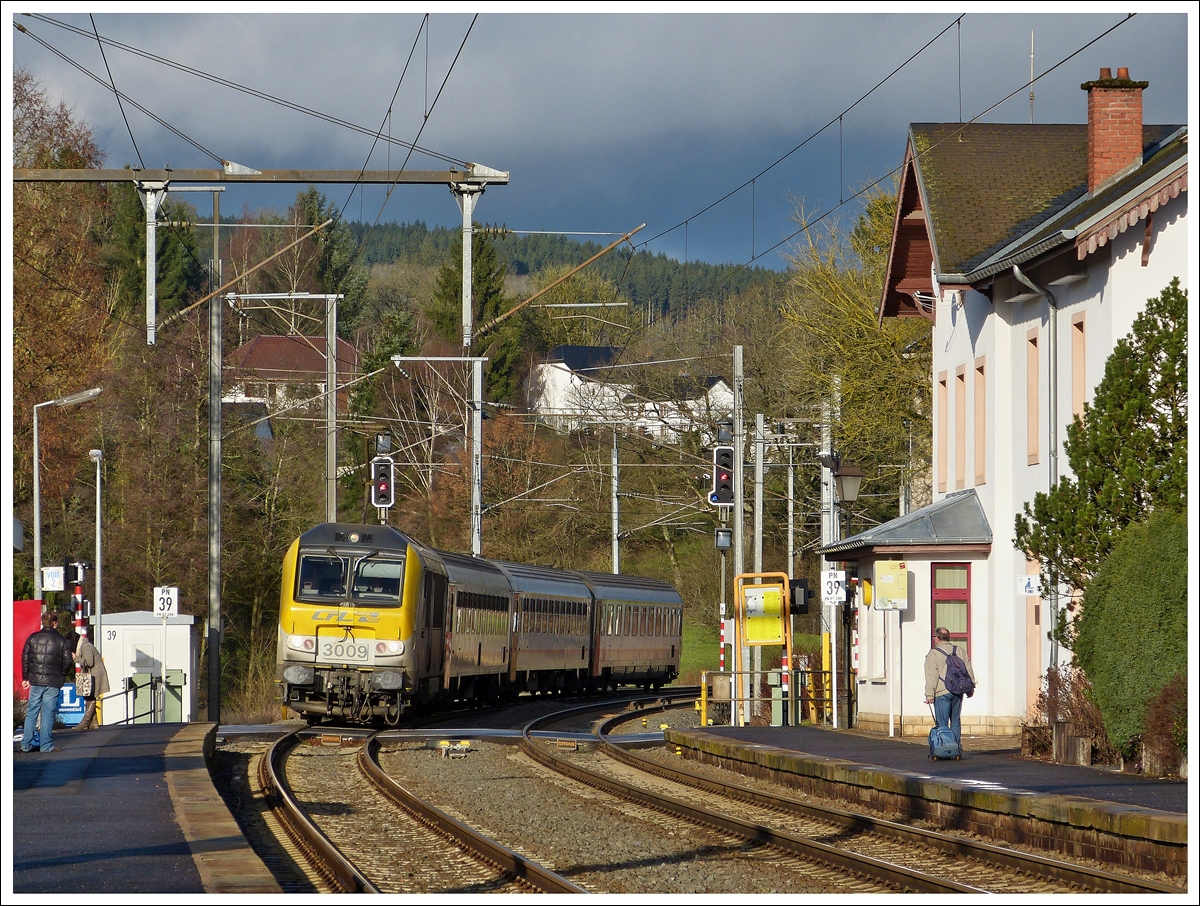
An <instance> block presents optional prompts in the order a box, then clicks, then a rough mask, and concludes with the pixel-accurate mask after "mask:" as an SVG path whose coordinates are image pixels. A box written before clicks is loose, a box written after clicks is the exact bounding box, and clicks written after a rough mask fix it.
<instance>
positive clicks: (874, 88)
mask: <svg viewBox="0 0 1200 906" xmlns="http://www.w3.org/2000/svg"><path fill="white" fill-rule="evenodd" d="M963 15H966V14H965V13H964V14H963ZM963 15H960V16H958V18H956V19H955V20H954V21H953V22H951V23H950V24H949V25H947V26H946V27H945V28H943V29H942V30H941V31H939V32H938V33H937V34H936V35H934V36H933V37H932V38H930V39H929V40H928V41H926V42H925V43H924V44H923V45H922V46H921V48H920V49H919V50H917V51H916V52H915V53H913V54H912V55H911V56H910V57H908V59H906V60H905V61H904V62H903V63H901V64H900V65H899V66H897V67H896V68H895V69H893V70H892V71H891V72H889V73H888V74H887V75H886V76H884V77H883V78H882V79H880V80H879V81H878V82H876V83H875V85H874V86H872V87H871V88H870V89H869V90H868V91H866V92H865V93H864V94H863V95H861V96H860V97H859V98H858V99H857V100H856V101H854V103H852V104H850V106H848V107H846V108H845V109H844V110H842V111H841V112H840V113H839V114H838V115H837V116H835V117H833V118H832V119H830V120H829V122H827V123H825V125H823V126H822V127H821V128H820V129H817V130H816V131H815V132H813V133H812V134H811V135H809V136H808V137H807V138H805V139H804V140H803V141H802V142H800V144H798V145H796V146H795V147H794V148H792V149H791V150H790V151H788V152H787V153H786V154H784V155H782V156H781V157H779V158H778V159H777V160H775V161H774V162H773V163H771V164H768V165H767V166H766V167H764V168H763V169H762V170H760V171H759V172H758V173H756V174H755V175H754V176H752V177H750V178H749V179H747V180H746V181H745V182H743V183H742V184H741V185H739V186H738V187H737V188H734V189H731V190H730V191H728V192H726V193H725V194H724V195H722V196H721V197H720V198H718V199H717V200H716V201H714V202H712V203H711V204H709V205H707V206H705V207H703V208H701V209H700V210H699V211H697V212H696V213H694V214H692V215H691V216H690V217H687V218H685V219H683V220H681V221H679V223H677V224H675V225H674V226H672V227H669V228H667V229H665V230H663V231H662V232H660V233H656V234H655V235H653V236H651V237H650V238H649V239H645V240H643V241H642V242H640V243H638V245H640V246H642V247H645V246H647V245H649V244H650V243H651V242H653V241H654V240H656V239H659V238H661V237H663V236H665V235H667V234H668V233H670V232H673V231H674V230H677V229H679V228H680V227H685V228H686V226H687V223H688V221H689V220H695V219H696V218H697V217H699V216H700V215H701V214H704V213H707V212H708V211H711V210H712V209H713V208H715V207H716V206H717V205H719V204H720V203H721V202H723V201H726V200H727V199H729V198H732V197H733V196H734V195H736V194H737V193H738V192H740V191H742V189H744V188H746V187H747V186H749V185H752V184H753V183H754V182H755V181H756V180H758V179H761V178H762V177H763V176H765V175H766V174H767V173H769V172H771V170H773V169H775V168H776V167H777V166H779V165H780V164H781V163H783V162H784V161H785V160H787V159H788V158H789V157H791V156H792V155H793V154H795V153H796V152H797V151H799V150H800V149H802V148H803V147H804V146H805V145H807V144H808V143H809V142H811V141H812V140H813V139H815V138H817V137H818V136H819V135H821V134H822V133H823V132H824V131H825V130H826V129H828V128H830V127H831V126H832V125H833V124H834V123H837V122H839V121H840V120H841V118H842V117H844V116H845V115H846V114H847V113H849V112H850V111H852V110H853V109H854V108H855V107H857V106H858V105H859V104H861V103H862V102H863V101H865V100H866V99H867V98H869V97H870V96H871V95H872V94H874V93H875V92H876V91H878V90H879V89H880V88H882V87H883V86H884V85H885V84H887V82H888V81H889V80H891V78H892V77H893V76H894V75H896V74H897V73H898V72H900V70H902V69H903V68H904V67H906V66H907V65H908V64H909V63H911V62H912V61H913V60H915V59H916V58H917V57H918V56H920V55H921V53H922V52H923V51H925V50H926V49H928V48H929V46H930V45H932V44H933V43H934V42H935V41H937V39H938V38H940V37H941V36H942V35H944V34H945V33H946V32H947V31H949V30H950V29H951V28H953V27H954V26H955V24H956V23H958V22H959V21H961V20H962V18H963Z"/></svg>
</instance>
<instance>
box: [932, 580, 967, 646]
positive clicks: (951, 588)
mask: <svg viewBox="0 0 1200 906" xmlns="http://www.w3.org/2000/svg"><path fill="white" fill-rule="evenodd" d="M932 594H933V601H932V604H933V613H932V616H933V626H932V628H933V629H936V628H937V627H939V626H945V627H946V628H947V629H949V630H950V641H951V642H952V643H953V644H955V645H962V646H964V647H965V648H966V649H967V654H968V655H970V653H971V564H969V563H934V564H933V592H932Z"/></svg>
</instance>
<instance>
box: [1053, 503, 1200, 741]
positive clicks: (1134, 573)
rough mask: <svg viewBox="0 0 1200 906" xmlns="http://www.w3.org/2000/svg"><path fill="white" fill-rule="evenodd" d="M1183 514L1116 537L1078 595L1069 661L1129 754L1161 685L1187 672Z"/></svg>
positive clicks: (1162, 516) (1159, 517)
mask: <svg viewBox="0 0 1200 906" xmlns="http://www.w3.org/2000/svg"><path fill="white" fill-rule="evenodd" d="M1187 578H1188V528H1187V515H1186V511H1184V512H1179V511H1175V510H1160V511H1157V512H1155V513H1153V514H1152V515H1151V516H1150V518H1149V520H1148V521H1146V522H1137V523H1134V524H1132V525H1130V526H1128V527H1127V528H1125V529H1124V530H1122V531H1121V532H1120V533H1119V534H1118V535H1117V538H1116V544H1115V546H1114V547H1113V550H1112V553H1111V554H1109V556H1108V557H1107V558H1105V560H1104V562H1103V563H1102V564H1101V566H1100V570H1099V572H1097V573H1096V575H1095V577H1094V578H1093V579H1092V581H1091V582H1090V583H1089V584H1088V587H1087V589H1086V590H1085V591H1084V595H1083V609H1082V611H1081V612H1080V613H1079V615H1078V616H1077V617H1076V623H1075V625H1076V631H1075V645H1074V654H1075V661H1076V663H1077V664H1079V666H1081V667H1082V668H1083V670H1084V672H1085V673H1086V674H1087V677H1088V679H1089V680H1090V681H1091V683H1092V687H1093V691H1094V695H1095V699H1096V704H1097V705H1098V706H1099V708H1100V713H1101V714H1102V715H1103V717H1104V725H1105V728H1106V729H1107V731H1108V736H1109V740H1110V741H1111V742H1112V744H1113V746H1114V747H1116V748H1117V749H1119V750H1120V751H1122V752H1123V753H1125V755H1126V756H1130V755H1132V754H1133V752H1134V751H1135V750H1136V747H1137V742H1138V739H1139V737H1140V736H1141V734H1142V733H1143V732H1144V730H1145V726H1146V712H1147V709H1148V708H1149V706H1150V704H1151V703H1152V702H1153V700H1154V698H1155V697H1156V696H1157V695H1158V693H1159V692H1160V690H1161V689H1162V687H1163V686H1165V685H1166V684H1167V683H1169V682H1170V681H1171V680H1172V679H1174V678H1175V677H1176V676H1177V675H1179V674H1181V673H1182V674H1183V675H1185V676H1186V675H1187V656H1188V639H1187Z"/></svg>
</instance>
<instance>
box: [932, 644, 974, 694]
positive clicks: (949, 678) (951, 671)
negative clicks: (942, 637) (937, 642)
mask: <svg viewBox="0 0 1200 906" xmlns="http://www.w3.org/2000/svg"><path fill="white" fill-rule="evenodd" d="M937 650H938V651H941V652H942V655H943V656H944V657H945V658H946V676H945V677H944V678H943V679H942V683H943V684H944V685H945V686H946V691H947V692H949V693H950V694H951V695H965V696H966V697H967V698H970V697H971V696H972V695H974V694H975V681H974V680H973V679H971V674H970V673H969V672H968V671H967V665H966V664H964V663H963V659H962V658H960V657H959V656H958V646H957V645H955V646H954V647H953V649H952V650H951V653H950V654H946V652H944V651H942V649H941V648H938V649H937Z"/></svg>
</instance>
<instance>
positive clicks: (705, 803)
mask: <svg viewBox="0 0 1200 906" xmlns="http://www.w3.org/2000/svg"><path fill="white" fill-rule="evenodd" d="M655 710H657V709H655ZM646 713H649V711H647V712H646ZM628 720H629V715H618V716H616V717H614V718H611V719H609V720H607V721H605V722H604V724H602V725H601V726H600V727H599V728H598V729H597V731H596V737H597V747H598V749H597V752H598V756H597V761H601V762H608V763H607V764H605V765H603V767H601V766H599V765H597V766H596V767H597V770H596V771H595V772H594V773H595V774H596V775H597V776H601V777H604V778H606V781H605V782H607V783H622V782H623V783H625V784H627V785H629V786H633V787H636V788H637V789H638V790H645V788H646V782H645V780H644V779H642V778H645V777H646V776H653V777H656V778H659V779H660V780H661V781H664V782H666V783H667V784H669V785H670V786H669V789H670V791H671V792H672V794H673V796H674V797H677V798H671V797H668V796H667V795H666V794H665V793H663V792H661V791H655V792H650V791H646V792H639V793H638V794H637V795H639V796H643V797H650V796H654V797H661V803H660V804H659V805H657V806H655V807H659V808H662V809H664V810H667V811H674V812H675V813H676V814H682V815H686V814H688V813H689V812H691V813H692V814H693V815H694V817H693V818H692V820H699V821H704V822H709V821H724V820H729V821H742V822H745V828H746V829H745V831H744V832H745V833H747V834H763V833H764V831H763V830H761V829H760V828H765V827H771V828H779V830H778V831H770V832H769V833H770V834H771V835H772V836H771V840H772V843H773V845H774V843H775V838H774V835H775V834H778V835H779V837H778V839H779V842H780V843H781V844H782V845H783V846H784V848H789V849H791V847H793V846H796V845H797V844H795V843H793V842H792V836H793V835H794V836H795V837H796V838H798V839H800V840H807V841H809V843H810V844H811V843H820V842H821V841H836V849H837V851H838V852H837V854H836V859H837V860H838V863H837V864H843V865H845V867H847V868H848V869H849V870H852V871H857V872H861V873H863V874H865V875H867V876H874V875H872V874H871V872H872V870H873V868H872V866H873V863H872V862H871V861H870V860H871V859H872V858H873V859H876V860H879V861H880V862H883V863H885V864H886V866H887V867H886V868H885V873H884V874H882V875H879V876H877V877H879V878H880V879H881V880H885V881H887V882H889V883H897V884H900V885H901V886H904V887H906V888H907V889H912V890H917V891H922V890H936V889H939V888H940V889H948V890H955V889H957V890H960V891H962V890H964V889H965V890H974V891H981V890H983V891H988V892H1023V893H1024V892H1028V893H1046V892H1065V891H1082V892H1102V893H1142V894H1145V893H1175V894H1178V893H1183V892H1184V891H1183V890H1181V889H1180V888H1178V887H1172V886H1170V885H1167V884H1162V883H1159V882H1157V881H1152V880H1149V879H1143V878H1138V877H1133V876H1129V875H1123V874H1117V873H1113V872H1106V871H1102V870H1098V869H1095V868H1092V867H1090V866H1082V865H1078V864H1074V863H1071V862H1065V861H1062V860H1058V859H1052V858H1048V857H1045V856H1040V855H1036V854H1030V853H1024V852H1020V851H1017V850H1013V849H1009V848H1004V847H999V846H994V845H990V844H986V843H981V842H978V841H975V840H970V839H966V838H962V837H956V836H954V835H951V834H946V833H941V832H937V831H930V830H923V829H919V828H914V827H911V826H908V825H904V824H899V823H897V822H894V821H888V820H885V819H881V818H876V817H873V816H870V815H866V814H858V813H854V812H850V811H846V810H843V809H837V808H832V807H828V806H821V805H817V804H814V803H811V802H806V801H803V800H800V799H796V798H794V797H791V796H788V795H786V793H784V792H781V791H780V790H778V789H775V790H771V791H769V792H767V791H760V790H756V789H753V788H751V787H749V786H745V785H742V784H738V783H734V782H730V781H723V780H716V779H713V778H712V777H710V776H705V775H703V774H701V773H699V772H695V771H691V770H688V769H686V768H684V767H682V766H681V765H678V764H675V763H672V762H673V759H671V758H661V757H659V758H655V757H646V756H644V755H640V754H638V753H637V752H635V751H633V750H631V749H630V748H628V747H626V746H622V745H619V744H618V743H617V742H615V741H614V737H613V735H612V731H613V729H615V728H616V727H617V726H619V725H620V724H622V723H626V722H628ZM527 738H528V737H527ZM527 749H529V750H533V751H537V747H536V746H535V745H534V744H532V743H530V744H529V745H528V746H527ZM537 754H538V756H540V757H539V760H542V761H543V763H547V761H554V762H555V764H556V769H558V767H557V766H558V765H562V764H563V763H564V762H565V761H566V759H564V758H562V757H561V756H556V755H553V754H551V755H550V758H549V759H547V758H546V756H547V754H549V753H547V752H546V750H545V747H541V751H540V752H538V753H537ZM574 769H575V770H580V768H579V767H578V766H575V768H574ZM714 800H716V801H714ZM643 801H645V802H646V803H647V804H649V801H648V800H646V799H643ZM718 802H719V803H720V804H719V805H718V804H717V803H718ZM716 808H722V809H725V810H728V811H740V812H741V813H742V816H741V817H740V818H733V817H732V816H730V815H728V814H722V813H721V812H717V811H716V810H715V809H716ZM731 827H732V825H731ZM804 847H805V851H806V852H808V853H809V854H810V855H811V857H813V858H822V855H823V853H824V851H823V850H822V849H821V848H820V847H818V848H816V849H808V848H807V844H805V845H804ZM847 853H849V855H847ZM824 855H825V857H826V858H829V854H828V853H824ZM860 856H861V857H862V858H863V859H864V860H865V861H864V862H862V863H861V864H859V863H858V862H857V861H856V860H857V858H858V857H860ZM898 865H899V866H907V867H908V868H911V869H912V870H914V871H916V872H918V874H919V875H921V876H923V877H910V876H908V875H907V874H905V873H904V872H895V871H894V868H893V866H898ZM949 875H953V878H954V879H957V880H951V879H950V878H949V877H948V876H949ZM922 884H930V885H931V887H929V888H923V887H921V886H919V885H922ZM942 884H954V885H959V886H958V887H953V886H950V887H940V885H942Z"/></svg>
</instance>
